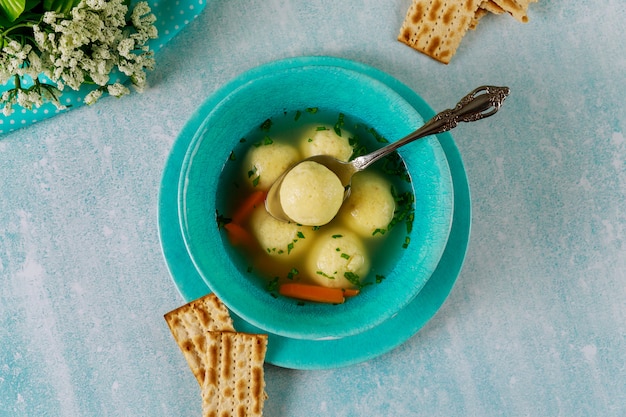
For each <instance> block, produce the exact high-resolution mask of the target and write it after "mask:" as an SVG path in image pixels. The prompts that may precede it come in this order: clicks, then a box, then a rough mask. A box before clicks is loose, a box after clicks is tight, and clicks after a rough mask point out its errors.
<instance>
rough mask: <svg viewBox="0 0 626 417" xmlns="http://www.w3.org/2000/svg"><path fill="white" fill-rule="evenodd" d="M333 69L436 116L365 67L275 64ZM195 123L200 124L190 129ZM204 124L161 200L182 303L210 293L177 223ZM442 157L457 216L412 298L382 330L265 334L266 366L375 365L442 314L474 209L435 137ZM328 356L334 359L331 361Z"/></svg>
mask: <svg viewBox="0 0 626 417" xmlns="http://www.w3.org/2000/svg"><path fill="white" fill-rule="evenodd" d="M305 64H306V65H327V66H328V65H332V66H338V67H342V68H347V69H350V70H353V71H359V72H361V73H363V74H366V75H368V76H370V77H374V78H376V79H378V80H379V81H381V82H383V83H385V84H387V85H388V86H389V87H391V88H392V89H394V90H395V91H396V92H397V93H398V94H400V95H401V96H402V97H403V98H404V99H405V100H407V101H408V102H409V103H410V104H411V105H412V106H413V107H415V109H416V110H417V111H418V113H420V115H421V116H422V117H423V118H424V120H427V119H429V118H431V117H432V116H434V114H435V113H434V111H433V110H432V109H431V108H430V106H428V104H426V103H425V102H424V101H423V100H422V99H421V98H420V97H419V96H418V95H417V94H416V93H414V92H413V91H412V90H411V89H409V88H408V87H406V86H405V85H403V84H402V83H400V82H399V81H397V80H396V79H394V78H393V77H391V76H389V75H387V74H385V73H383V72H381V71H379V70H377V69H375V68H372V67H369V66H366V65H363V64H360V63H356V62H353V61H348V60H344V59H339V58H331V57H302V58H293V59H287V60H283V61H278V62H276V63H275V65H277V68H288V67H294V66H301V65H305ZM222 99H223V97H221V96H220V95H219V94H218V95H215V96H214V97H212V98H211V99H210V100H209V101H207V102H205V103H204V104H203V105H202V107H201V108H200V109H198V111H197V112H196V114H207V113H208V111H210V109H211V108H212V107H213V106H214V105H215V104H216V103H218V102H219V101H221V100H222ZM194 120H196V121H197V123H195V122H194ZM202 120H203V118H201V117H198V118H194V119H192V121H191V122H190V123H188V124H187V125H186V126H185V127H184V129H183V131H182V132H181V134H180V135H179V137H178V139H177V140H176V142H175V143H174V146H173V148H172V150H171V153H170V156H169V158H168V161H167V163H166V166H165V169H164V173H163V178H162V182H161V190H160V195H159V234H160V238H161V245H162V250H163V254H164V257H165V260H166V263H167V265H168V268H169V270H170V273H171V275H172V278H173V280H174V283H175V285H176V287H177V288H178V291H179V292H180V293H181V295H182V296H183V298H184V299H185V301H191V300H194V299H196V298H199V297H201V296H203V295H205V294H207V293H209V292H210V290H209V288H208V287H207V285H206V284H205V282H204V280H203V279H202V277H201V276H200V275H199V274H198V272H197V271H196V269H195V267H194V265H193V262H192V260H191V258H190V257H189V255H188V253H187V250H186V247H185V243H184V240H183V236H182V234H181V230H180V227H179V224H180V223H179V217H178V202H177V195H178V180H179V176H180V171H181V166H182V163H183V159H184V156H185V154H186V152H187V148H188V146H189V143H190V141H191V138H192V137H193V135H194V133H195V131H196V130H197V128H198V125H199V124H200V123H201V122H202ZM437 138H438V140H439V142H440V144H441V146H442V148H443V150H444V152H445V154H446V158H447V160H448V164H449V166H450V171H451V173H452V181H453V187H454V195H455V199H454V215H453V219H452V228H451V231H450V236H449V238H448V243H447V245H446V248H445V250H444V253H443V256H442V258H441V260H440V262H439V264H438V266H437V268H436V270H435V272H434V273H433V275H432V276H431V278H430V279H429V280H428V282H427V283H426V285H425V286H424V288H423V289H422V290H421V291H420V293H419V294H418V295H417V297H416V298H415V299H414V300H413V301H412V302H411V303H410V304H409V305H408V306H407V307H405V308H404V309H403V310H401V311H400V312H399V313H398V314H397V315H396V316H394V317H392V318H391V319H388V320H387V321H385V322H383V323H382V324H380V325H378V326H376V327H374V328H372V329H370V330H367V331H365V332H363V333H359V334H357V335H354V336H349V337H345V338H341V339H336V340H315V341H313V340H303V339H290V338H286V337H282V336H277V335H274V334H269V343H268V351H267V356H266V361H267V362H268V363H271V364H273V365H276V366H281V367H285V368H293V369H327V368H335V367H340V366H347V365H351V364H355V363H359V362H363V361H366V360H369V359H372V358H374V357H376V356H379V355H381V354H384V353H386V352H388V351H390V350H392V349H393V348H395V347H397V346H399V345H400V344H402V343H403V342H405V341H406V340H408V339H409V338H410V337H411V336H413V335H414V334H415V333H417V332H418V331H419V330H420V329H421V328H422V327H423V326H424V324H426V322H428V320H430V319H431V318H432V317H433V316H434V315H435V313H436V312H437V310H438V309H439V308H440V307H441V305H442V304H443V302H444V301H445V299H446V298H447V296H448V294H449V293H450V290H451V289H452V287H453V285H454V283H455V281H456V278H457V276H458V274H459V272H460V270H461V267H462V265H463V261H464V259H465V253H466V250H467V245H468V241H469V232H470V223H471V203H470V194H469V187H468V183H467V177H466V175H465V169H464V167H463V162H462V160H461V157H460V154H459V152H458V149H457V148H456V145H455V144H454V140H453V138H452V136H451V135H450V134H449V133H444V134H440V135H437ZM233 321H234V323H235V328H236V329H237V330H238V331H242V332H249V333H266V332H264V331H262V330H260V329H258V328H256V327H255V326H253V325H251V324H249V323H247V322H246V321H244V320H242V319H241V318H239V317H237V316H236V315H234V314H233ZM329 352H332V354H329Z"/></svg>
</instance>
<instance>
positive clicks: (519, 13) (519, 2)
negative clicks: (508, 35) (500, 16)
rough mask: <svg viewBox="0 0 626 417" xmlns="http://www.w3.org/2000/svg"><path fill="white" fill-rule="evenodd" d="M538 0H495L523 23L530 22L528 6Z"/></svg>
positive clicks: (494, 0)
mask: <svg viewBox="0 0 626 417" xmlns="http://www.w3.org/2000/svg"><path fill="white" fill-rule="evenodd" d="M536 1H537V0H493V2H494V3H496V4H497V5H498V6H500V7H501V8H502V9H504V11H506V12H507V13H508V14H510V15H511V16H513V17H514V18H515V19H517V20H518V21H520V22H522V23H526V22H528V14H527V12H528V6H529V5H530V3H534V2H536Z"/></svg>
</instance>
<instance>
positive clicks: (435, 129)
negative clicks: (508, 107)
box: [265, 86, 510, 222]
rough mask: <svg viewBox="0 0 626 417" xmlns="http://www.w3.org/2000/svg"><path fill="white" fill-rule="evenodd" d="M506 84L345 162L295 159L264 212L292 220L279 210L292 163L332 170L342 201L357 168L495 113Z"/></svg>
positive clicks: (469, 98)
mask: <svg viewBox="0 0 626 417" xmlns="http://www.w3.org/2000/svg"><path fill="white" fill-rule="evenodd" d="M509 92H510V89H509V88H508V87H494V86H482V87H478V88H477V89H475V90H474V91H472V92H471V93H469V94H468V95H466V96H465V97H463V98H462V99H461V101H459V102H458V103H457V105H456V107H454V109H447V110H444V111H442V112H440V113H438V114H436V115H435V116H434V117H433V118H432V119H430V120H429V121H427V122H426V123H425V124H424V125H423V126H422V127H420V128H419V129H417V130H416V131H414V132H412V133H409V134H408V135H407V136H405V137H404V138H402V139H400V140H398V141H396V142H393V143H390V144H389V145H387V146H385V147H383V148H380V149H378V150H375V151H374V152H371V153H369V154H367V155H363V156H359V157H358V158H355V159H353V160H352V161H349V162H344V161H340V160H338V159H336V158H333V157H332V156H328V155H316V156H312V157H309V158H307V159H305V160H303V161H300V162H298V163H297V164H295V165H293V166H292V167H291V168H289V169H287V170H286V171H285V172H284V173H283V174H282V175H281V176H280V177H279V178H278V179H277V180H276V181H275V182H274V183H273V184H272V186H271V187H270V189H269V191H268V193H267V197H266V199H265V208H266V210H267V212H268V213H269V214H270V215H272V216H273V217H274V218H276V219H278V220H282V221H286V222H288V221H293V220H292V219H290V218H289V216H287V215H286V214H285V212H284V211H283V207H282V205H281V202H280V192H279V191H280V187H281V185H282V182H283V179H284V178H285V176H286V175H287V173H289V171H291V170H292V169H293V168H294V167H295V166H296V165H298V164H301V163H302V162H304V161H314V162H317V163H319V164H322V165H324V166H326V167H327V168H328V169H330V170H331V171H333V172H334V173H335V174H336V175H337V177H338V178H339V180H340V181H341V184H342V185H343V186H344V188H345V190H346V191H345V193H344V198H343V199H344V201H345V200H346V198H348V196H349V195H350V182H351V180H352V176H353V175H354V174H356V173H357V172H359V171H362V170H364V169H365V168H367V167H369V166H370V165H371V164H373V163H374V162H376V161H378V160H379V159H381V158H382V157H384V156H386V155H388V154H390V153H391V152H394V151H395V150H396V149H398V148H399V147H401V146H404V145H406V144H408V143H411V142H413V141H414V140H417V139H420V138H423V137H425V136H430V135H434V134H437V133H443V132H447V131H448V130H451V129H453V128H455V127H456V126H457V125H458V124H459V122H474V121H476V120H480V119H484V118H485V117H489V116H491V115H493V114H495V113H496V112H497V111H498V110H499V109H500V106H501V105H502V103H503V102H504V99H505V98H506V97H507V96H508V95H509Z"/></svg>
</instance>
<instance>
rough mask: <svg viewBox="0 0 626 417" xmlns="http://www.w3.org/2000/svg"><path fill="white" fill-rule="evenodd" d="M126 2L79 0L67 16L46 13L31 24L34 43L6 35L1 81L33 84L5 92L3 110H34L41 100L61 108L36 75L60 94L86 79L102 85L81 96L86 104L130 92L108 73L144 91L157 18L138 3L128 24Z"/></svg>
mask: <svg viewBox="0 0 626 417" xmlns="http://www.w3.org/2000/svg"><path fill="white" fill-rule="evenodd" d="M124 1H125V0H81V1H80V3H78V5H76V6H75V7H73V8H72V10H71V12H70V14H69V15H68V16H64V15H62V14H59V13H54V12H46V13H45V14H44V15H43V17H42V20H41V23H39V24H38V25H35V26H33V29H32V30H33V36H32V38H31V41H30V42H31V43H32V45H31V44H29V43H28V42H27V43H26V44H25V45H23V44H22V43H21V42H17V41H16V40H15V39H12V38H10V37H8V36H7V37H5V38H4V41H5V42H4V47H2V49H0V82H2V83H6V81H7V80H9V79H11V78H13V77H14V76H18V77H23V76H26V75H28V76H31V77H32V78H33V80H35V82H36V85H35V86H34V87H33V88H31V89H28V90H25V89H24V88H22V87H21V86H16V89H14V90H13V91H14V92H15V94H13V95H4V94H3V97H2V101H1V102H0V105H4V107H3V112H5V113H6V112H11V111H12V104H14V103H18V104H20V105H22V106H23V107H28V106H33V105H36V106H38V105H40V104H41V103H42V99H45V100H48V99H49V100H51V101H53V102H54V103H55V105H57V106H58V107H59V108H64V106H63V105H61V104H60V103H59V102H58V100H57V99H56V97H55V94H51V93H50V91H49V90H48V89H47V88H43V87H41V88H39V87H38V86H39V84H37V83H38V81H39V76H40V74H43V75H45V76H46V77H48V78H49V79H50V80H51V81H52V83H53V84H52V85H51V86H50V87H51V88H53V89H54V91H59V92H60V91H62V90H63V89H64V87H65V86H68V87H70V88H72V89H75V90H77V89H79V88H80V87H81V86H82V85H83V84H84V83H85V82H86V81H90V82H93V83H95V84H97V85H99V86H101V88H96V89H95V90H93V91H92V92H91V93H89V94H88V95H87V96H86V97H85V103H88V104H90V103H93V102H96V101H97V100H98V98H100V96H101V95H102V94H103V91H107V92H108V93H109V94H111V95H113V96H116V97H119V96H122V95H125V94H128V93H129V90H128V88H127V87H125V86H124V85H123V84H122V83H121V82H120V81H119V80H118V78H117V77H118V75H115V76H114V78H113V79H112V78H111V75H112V74H123V75H126V76H128V77H129V78H130V81H131V82H132V83H133V85H134V86H135V87H136V88H137V89H139V90H141V89H142V88H144V87H145V85H146V73H145V71H146V70H149V69H152V68H153V67H154V56H153V53H152V52H151V51H149V48H148V45H147V42H148V40H150V39H154V38H156V37H157V30H156V27H155V26H154V22H155V20H156V18H155V16H154V14H152V13H151V10H150V7H149V6H148V3H147V2H145V1H140V2H139V3H137V4H136V5H135V7H134V8H133V10H132V12H131V13H130V15H129V18H130V21H129V22H127V15H128V7H127V6H126V5H125V4H124ZM33 45H34V46H36V48H35V49H33V47H32V46H33ZM110 83H111V84H110ZM35 87H37V88H35ZM105 88H106V90H105ZM28 108H30V107H28Z"/></svg>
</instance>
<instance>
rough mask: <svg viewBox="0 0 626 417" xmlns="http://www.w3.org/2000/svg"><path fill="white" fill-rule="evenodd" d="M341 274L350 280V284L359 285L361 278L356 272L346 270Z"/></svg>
mask: <svg viewBox="0 0 626 417" xmlns="http://www.w3.org/2000/svg"><path fill="white" fill-rule="evenodd" d="M343 276H344V278H345V279H347V280H348V281H349V282H350V284H352V285H355V286H357V287H361V278H360V277H359V275H358V274H355V273H354V272H350V271H346V272H344V273H343Z"/></svg>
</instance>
